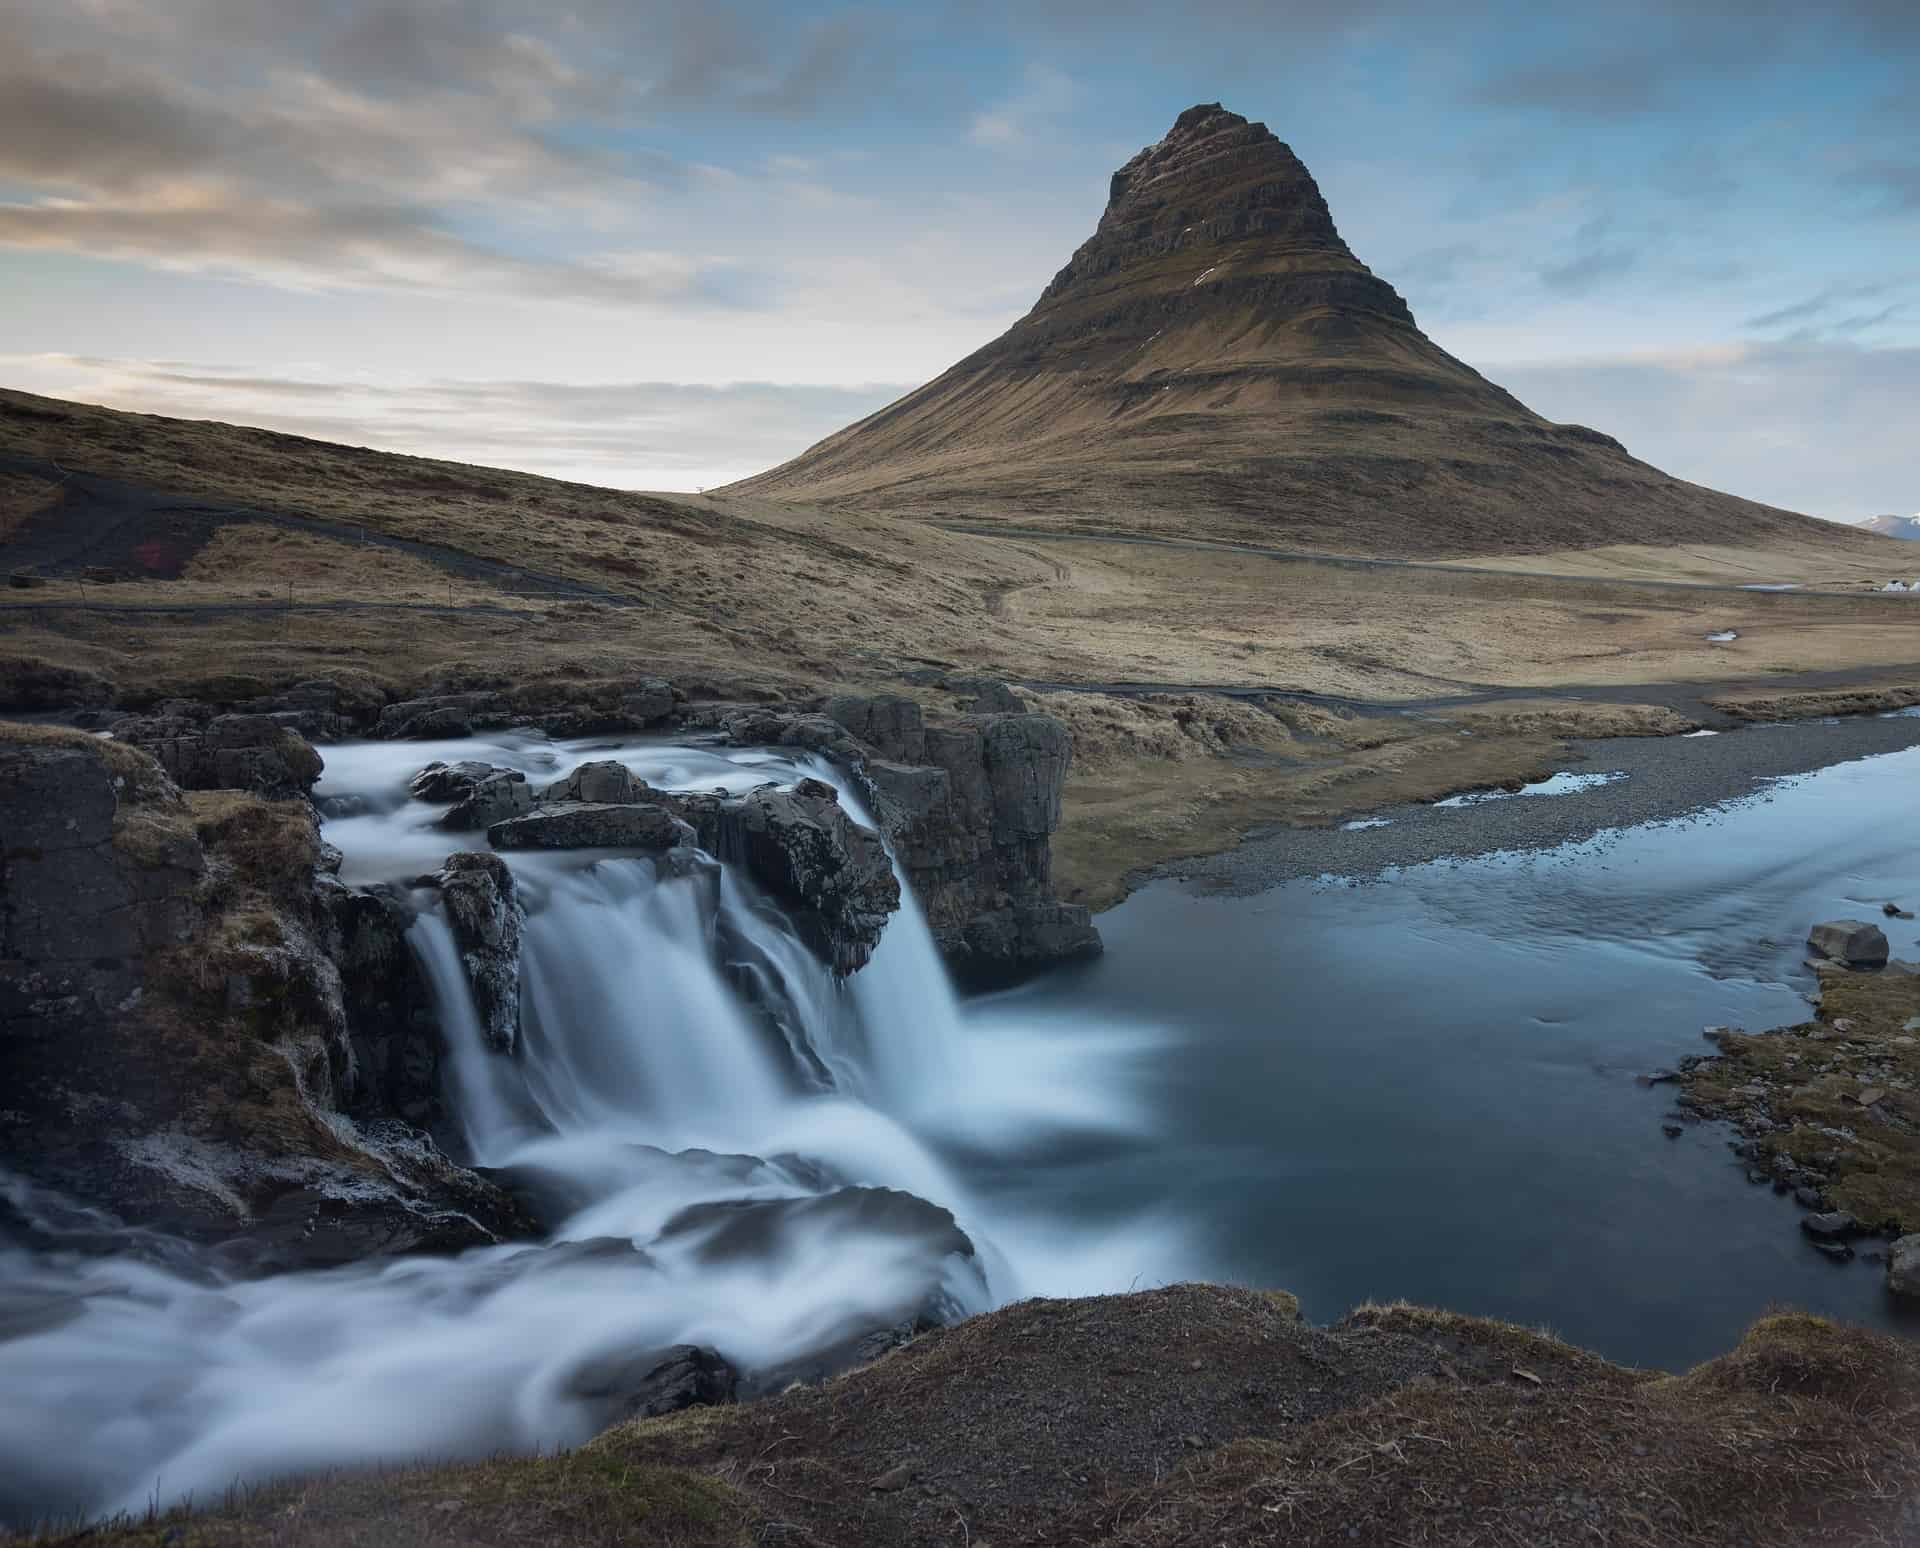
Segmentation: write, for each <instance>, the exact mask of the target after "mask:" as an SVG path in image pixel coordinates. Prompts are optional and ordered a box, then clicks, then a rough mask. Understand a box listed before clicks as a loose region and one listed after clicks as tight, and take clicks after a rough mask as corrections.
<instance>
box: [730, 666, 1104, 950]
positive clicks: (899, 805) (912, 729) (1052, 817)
mask: <svg viewBox="0 0 1920 1548" xmlns="http://www.w3.org/2000/svg"><path fill="white" fill-rule="evenodd" d="M970 686H971V687H972V689H973V692H974V696H975V698H976V701H977V700H978V699H979V698H980V697H983V696H984V697H987V698H989V699H992V700H995V701H996V702H1003V701H1000V700H999V699H998V696H997V695H993V694H991V693H989V692H988V691H987V690H986V689H985V688H984V687H982V686H981V685H980V684H979V683H974V684H971V685H970ZM1002 686H1004V685H1002ZM1016 702H1018V701H1017V700H1016ZM725 727H726V731H727V734H728V736H729V738H730V739H732V740H733V741H735V742H739V743H742V744H747V743H754V742H771V743H774V744H777V745H787V746H799V747H805V748H808V749H810V750H813V751H816V752H819V753H821V754H823V755H824V756H827V757H830V758H832V759H833V760H834V761H835V762H837V763H839V764H840V765H842V766H843V767H845V768H847V769H848V770H849V771H850V772H852V773H854V774H855V775H857V776H858V777H860V778H861V779H862V780H863V781H864V783H865V784H866V786H867V789H868V793H869V795H870V797H871V799H872V802H873V806H874V812H875V815H876V817H878V819H879V821H880V823H881V826H882V828H883V829H884V830H885V832H886V835H887V838H888V840H889V841H890V842H891V843H892V845H893V849H894V853H895V855H896V856H897V857H898V858H899V861H900V864H901V866H902V868H903V869H904V870H905V871H906V873H907V880H908V882H909V884H910V885H911V886H912V888H913V890H914V895H915V896H916V897H917V898H918V899H919V900H920V904H921V907H922V908H924V909H925V910H926V914H927V921H928V923H929V925H930V926H931V927H932V929H933V933H934V936H935V938H936V940H938V942H939V944H940V948H941V951H942V953H943V954H944V955H945V956H946V958H947V960H948V962H949V963H950V964H952V965H953V966H954V967H955V968H956V969H958V970H960V971H962V972H963V973H967V974H971V975H979V976H992V975H997V974H1001V973H1005V972H1008V971H1018V970H1021V969H1024V968H1027V967H1031V966H1037V965H1040V964H1043V963H1048V962H1057V961H1062V960H1065V959H1069V958H1073V957H1078V956H1085V955H1089V954H1092V953H1095V952H1097V951H1099V949H1100V937H1099V934H1098V933H1097V932H1096V931H1095V929H1094V928H1093V921H1092V917H1091V915H1090V914H1089V913H1088V911H1087V910H1086V909H1085V908H1083V907H1080V906H1079V905H1077V904H1070V903H1061V902H1059V901H1057V900H1056V899H1055V898H1054V896H1053V876H1052V871H1053V862H1052V843H1051V841H1052V835H1053V833H1054V831H1055V830H1056V829H1057V828H1058V827H1059V825H1060V799H1061V792H1062V790H1063V789H1064V787H1065V783H1066V777H1067V771H1068V769H1069V768H1070V767H1071V764H1072V758H1073V739H1072V736H1071V735H1070V733H1069V732H1068V730H1067V728H1066V726H1065V725H1063V724H1062V723H1061V722H1060V721H1058V720H1056V719H1055V718H1054V717H1052V716H1050V715H1038V714H1029V713H1025V712H1022V713H1018V714H989V715H966V716H962V717H959V718H956V719H951V720H945V721H939V722H929V721H928V719H927V717H926V714H925V712H924V711H923V709H922V708H921V706H920V704H919V703H918V702H917V701H915V700H913V699H909V698H906V697H904V696H900V695H890V694H882V695H871V696H858V695H843V696H840V697H835V698H830V699H827V700H826V701H825V702H824V703H822V704H821V706H820V708H819V710H818V711H817V712H815V713H787V712H781V711H777V710H766V709H752V710H745V711H741V712H739V713H736V714H734V715H731V716H729V717H728V719H727V720H726V721H725Z"/></svg>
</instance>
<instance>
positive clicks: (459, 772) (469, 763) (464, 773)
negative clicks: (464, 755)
mask: <svg viewBox="0 0 1920 1548" xmlns="http://www.w3.org/2000/svg"><path fill="white" fill-rule="evenodd" d="M506 772H508V771H507V770H504V769H500V768H497V767H496V766H495V765H493V764H491V763H480V762H477V761H475V760H473V759H470V758H469V759H463V760H462V761H461V762H459V763H440V762H437V761H436V762H433V763H429V764H428V765H427V766H426V767H425V768H424V769H422V770H421V771H420V772H419V773H418V774H416V775H414V776H413V778H412V779H410V780H408V781H407V789H408V791H409V792H411V793H412V795H413V797H414V798H415V799H416V800H420V801H435V802H440V801H464V800H465V799H466V798H467V797H468V796H470V795H472V794H473V787H474V786H475V785H477V784H479V783H480V781H481V780H483V779H485V778H486V777H487V776H488V775H489V774H502V773H506Z"/></svg>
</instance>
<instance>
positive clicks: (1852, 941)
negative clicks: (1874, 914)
mask: <svg viewBox="0 0 1920 1548" xmlns="http://www.w3.org/2000/svg"><path fill="white" fill-rule="evenodd" d="M1807 946H1808V949H1809V950H1811V951H1812V952H1813V953H1814V954H1815V955H1816V956H1820V957H1824V958H1826V959H1827V960H1828V961H1829V962H1840V963H1844V964H1846V966H1848V967H1852V968H1878V967H1885V966H1886V962H1887V937H1886V934H1885V932H1883V931H1882V930H1881V928H1880V927H1879V926H1878V925H1876V924H1868V923H1867V922H1866V921H1865V920H1862V919H1830V920H1828V921H1827V922H1826V923H1825V924H1817V925H1815V926H1814V927H1813V928H1812V929H1811V930H1809V931H1808V932H1807Z"/></svg>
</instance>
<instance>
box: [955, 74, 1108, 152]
mask: <svg viewBox="0 0 1920 1548" xmlns="http://www.w3.org/2000/svg"><path fill="white" fill-rule="evenodd" d="M1079 95H1080V90H1079V87H1078V86H1076V85H1075V83H1074V80H1073V77H1072V76H1070V75H1067V74H1065V73H1064V72H1063V71H1060V70H1055V69H1053V68H1052V67H1050V66H1048V65H1039V64H1030V65H1028V66H1027V68H1026V72H1025V77H1024V79H1023V81H1022V83H1021V86H1020V89H1019V90H1018V91H1016V92H1014V93H1013V94H1012V95H1010V96H1007V97H1003V98H1001V99H1000V101H998V102H996V103H994V104H993V105H992V106H990V107H987V108H985V109H983V110H982V111H980V112H978V113H976V114H974V116H973V121H972V123H971V124H969V125H968V126H967V138H968V139H969V140H971V141H972V142H973V143H974V144H975V145H982V146H985V147H987V148H988V149H989V150H1018V149H1022V148H1024V147H1026V146H1028V145H1030V144H1031V143H1032V142H1033V139H1034V137H1035V136H1036V135H1037V134H1039V133H1041V132H1042V131H1043V130H1044V129H1045V128H1046V126H1047V125H1049V124H1050V123H1053V122H1054V121H1055V120H1057V119H1058V118H1059V117H1060V116H1061V115H1063V114H1065V113H1067V112H1069V111H1070V110H1071V109H1072V108H1073V105H1074V103H1075V102H1076V100H1078V98H1079Z"/></svg>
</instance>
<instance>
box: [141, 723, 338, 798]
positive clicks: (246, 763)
mask: <svg viewBox="0 0 1920 1548" xmlns="http://www.w3.org/2000/svg"><path fill="white" fill-rule="evenodd" d="M113 735H114V739H115V740H116V741H121V742H126V743H128V744H129V745H130V746H134V747H139V748H141V749H142V750H143V751H146V752H148V753H151V754H152V755H153V756H154V757H155V758H156V759H158V760H159V763H160V766H161V767H162V768H164V769H165V770H166V771H167V775H168V777H169V778H171V779H172V780H173V782H174V783H175V784H176V785H178V786H180V788H181V789H183V790H250V791H252V792H253V793H254V794H255V795H259V796H264V797H266V798H267V799H268V800H270V801H284V800H290V799H304V798H305V797H306V795H307V793H308V792H309V791H311V790H312V789H313V786H314V782H315V781H316V780H318V779H319V778H320V772H321V769H322V767H323V764H322V761H321V757H320V754H319V753H318V752H316V751H315V750H314V748H313V745H312V744H311V743H310V742H308V741H307V739H306V738H305V737H304V736H302V735H301V734H300V733H299V731H297V730H296V729H294V727H293V726H291V725H288V724H286V723H284V722H283V721H281V720H280V719H278V718H276V717H274V716H272V715H220V716H216V717H215V718H213V719H212V720H209V721H207V722H206V724H205V725H204V726H201V725H198V724H196V723H194V722H193V721H190V720H187V719H185V718H182V717H177V716H146V717H134V718H130V719H126V720H121V721H118V722H116V723H115V725H114V727H113Z"/></svg>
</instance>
